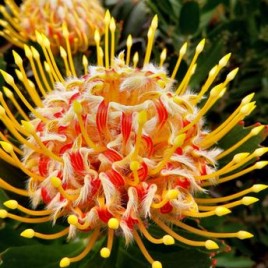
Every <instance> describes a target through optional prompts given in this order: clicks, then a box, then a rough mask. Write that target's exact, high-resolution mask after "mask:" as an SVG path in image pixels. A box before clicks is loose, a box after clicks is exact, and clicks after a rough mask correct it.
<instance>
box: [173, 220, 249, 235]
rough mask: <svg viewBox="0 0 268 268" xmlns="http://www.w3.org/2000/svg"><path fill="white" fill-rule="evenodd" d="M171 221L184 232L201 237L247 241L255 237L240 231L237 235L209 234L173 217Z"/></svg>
mask: <svg viewBox="0 0 268 268" xmlns="http://www.w3.org/2000/svg"><path fill="white" fill-rule="evenodd" d="M168 219H169V221H171V222H172V223H173V224H175V225H176V226H178V227H180V228H183V229H184V230H187V231H189V232H190V233H194V234H197V235H201V236H206V237H214V238H232V237H236V238H239V239H247V238H251V237H253V235H252V234H251V233H249V232H246V231H239V232H236V233H214V232H208V231H205V230H200V229H197V228H194V227H192V226H189V225H187V224H185V223H183V222H181V221H177V220H174V219H173V218H171V217H168Z"/></svg>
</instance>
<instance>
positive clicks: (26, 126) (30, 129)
mask: <svg viewBox="0 0 268 268" xmlns="http://www.w3.org/2000/svg"><path fill="white" fill-rule="evenodd" d="M21 124H22V126H23V127H24V129H25V130H26V131H27V132H29V133H30V134H31V133H34V132H35V129H34V126H33V124H32V123H31V122H29V121H25V120H21Z"/></svg>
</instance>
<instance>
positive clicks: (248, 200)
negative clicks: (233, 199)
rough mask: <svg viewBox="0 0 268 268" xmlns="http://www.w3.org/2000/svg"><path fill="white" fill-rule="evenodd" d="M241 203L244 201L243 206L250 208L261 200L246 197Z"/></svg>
mask: <svg viewBox="0 0 268 268" xmlns="http://www.w3.org/2000/svg"><path fill="white" fill-rule="evenodd" d="M241 201H242V204H243V205H245V206H249V205H251V204H253V203H256V202H258V201H259V199H258V198H256V197H253V196H244V197H243V198H242V200H241Z"/></svg>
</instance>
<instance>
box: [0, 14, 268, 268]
mask: <svg viewBox="0 0 268 268" xmlns="http://www.w3.org/2000/svg"><path fill="white" fill-rule="evenodd" d="M104 23H105V37H104V50H103V49H102V48H101V46H100V37H99V34H98V32H96V33H95V41H96V50H97V61H98V64H97V65H96V66H88V61H87V59H86V57H83V62H82V65H83V67H84V74H83V75H82V76H79V75H77V74H76V70H75V66H74V63H73V60H72V55H71V53H70V51H68V50H67V51H66V50H65V49H64V48H62V47H61V49H60V52H61V53H60V54H61V57H62V60H63V62H64V65H65V72H63V71H62V70H60V69H59V67H58V66H57V64H56V62H55V59H54V57H53V55H52V52H51V44H50V41H49V39H48V38H47V37H46V36H45V35H44V34H41V33H37V42H38V43H39V44H40V46H41V48H42V50H43V53H44V56H45V63H44V64H43V63H42V62H41V60H40V55H39V53H38V52H37V51H36V49H35V48H34V47H29V46H25V54H26V57H27V58H28V59H29V62H30V65H31V67H32V70H33V75H34V78H35V80H36V82H37V87H36V86H35V85H34V83H33V82H32V81H31V80H29V79H28V78H27V76H26V73H25V70H24V67H23V62H22V59H21V57H20V56H19V55H18V54H17V53H16V52H15V51H14V58H15V62H16V65H17V67H18V70H17V76H18V79H19V80H21V81H22V82H23V84H24V86H25V89H26V91H27V94H28V95H29V96H30V98H31V100H30V101H28V100H27V98H26V97H25V96H24V95H25V94H23V93H22V91H21V89H20V88H19V87H18V86H17V85H16V83H15V80H14V78H13V77H12V76H11V75H10V74H8V73H6V72H5V71H1V73H2V75H3V77H4V79H5V81H6V83H7V84H8V85H9V87H4V93H5V96H6V97H5V98H4V97H3V95H2V94H1V98H0V102H1V106H0V118H1V120H2V122H3V123H4V124H5V126H6V128H7V130H8V133H9V134H8V135H4V133H1V139H2V141H1V142H0V144H1V147H2V149H1V150H0V157H1V158H2V159H4V160H5V161H7V162H8V163H10V164H11V165H14V166H15V167H18V168H20V169H21V170H22V171H23V172H24V173H25V174H26V175H27V176H29V180H28V186H27V190H24V189H18V188H15V187H14V186H11V185H10V184H8V183H7V182H5V181H4V180H2V179H1V180H0V187H1V188H3V189H6V190H8V191H11V192H14V193H17V194H20V195H23V196H28V197H29V198H30V199H31V203H32V205H33V209H29V208H25V207H23V206H22V205H20V204H18V202H17V201H16V200H9V201H7V202H5V203H4V205H5V206H6V207H7V208H9V209H18V210H20V211H22V212H25V213H26V214H27V217H23V216H18V215H16V214H13V213H12V212H10V211H7V210H4V209H2V210H0V217H1V218H12V219H15V220H18V221H21V222H26V223H41V222H46V221H53V222H56V221H57V220H58V219H59V218H61V217H63V218H67V221H68V224H69V225H68V227H67V228H65V229H63V230H62V231H60V232H58V233H55V234H43V233H39V232H35V231H34V229H26V230H25V231H23V232H22V233H21V235H22V236H23V237H26V238H33V237H37V238H41V239H57V238H59V237H62V236H68V238H69V239H71V238H73V237H75V236H76V233H77V232H80V231H83V232H87V233H88V243H87V245H86V246H85V249H84V250H83V251H82V252H81V253H80V254H79V255H77V256H75V257H64V258H63V259H62V260H61V261H60V267H67V266H69V265H70V264H71V263H73V262H77V261H80V260H81V259H83V258H84V257H85V256H86V255H87V254H88V253H89V252H90V250H91V249H92V248H93V247H94V244H95V242H96V241H97V240H98V239H99V238H100V237H103V236H107V245H106V246H105V247H103V248H102V249H101V251H100V254H101V256H102V257H103V258H107V257H109V255H110V253H111V250H112V245H113V241H114V239H116V238H115V236H117V235H118V236H122V237H123V238H124V239H125V242H126V244H128V243H129V242H131V241H132V240H134V241H135V242H136V243H137V245H138V247H139V248H140V250H141V251H142V253H143V254H144V256H145V258H146V259H147V260H148V262H149V263H150V264H151V265H152V267H153V268H160V267H162V264H161V262H160V261H158V260H154V259H153V258H152V257H151V256H150V254H149V253H148V251H147V250H146V248H145V246H144V244H143V242H142V239H141V235H142V236H144V237H145V238H146V239H148V240H149V241H150V242H152V243H154V244H165V245H171V244H173V243H174V242H175V241H176V240H177V241H180V242H182V243H185V244H187V245H191V246H194V247H205V248H207V249H208V250H216V249H217V248H218V245H217V243H216V242H214V241H213V240H211V238H212V239H213V238H229V237H237V238H239V239H245V238H250V237H252V234H250V233H248V232H246V231H236V232H234V233H215V232H209V231H204V230H201V229H198V228H194V227H192V226H190V225H188V224H187V223H185V222H184V218H188V217H190V218H202V217H210V216H213V215H217V216H223V215H225V214H228V213H230V212H231V211H230V209H231V208H233V207H235V206H237V205H242V204H243V205H250V204H252V203H254V202H256V201H257V200H258V199H256V198H254V197H250V196H245V195H246V194H248V193H250V192H259V191H261V190H264V189H266V188H267V186H266V185H262V184H256V185H253V186H252V187H250V188H249V189H246V190H243V191H241V192H238V193H235V194H233V195H230V196H225V197H217V198H212V197H211V198H209V197H208V198H201V197H200V195H199V194H200V193H203V194H207V195H209V191H208V190H206V187H208V186H210V185H214V184H217V183H218V184H219V183H224V182H226V181H229V180H232V179H235V178H238V177H240V176H241V175H243V174H245V173H247V172H250V171H252V170H254V169H260V168H262V167H264V166H266V165H267V163H268V162H267V161H258V162H256V163H254V164H251V165H250V164H249V163H251V162H252V160H254V159H255V158H258V157H260V156H261V155H263V154H264V153H266V152H267V148H257V149H256V150H255V151H254V152H253V153H249V152H242V153H236V154H235V153H234V152H235V151H236V149H237V148H239V147H240V146H241V145H242V144H245V143H247V142H248V140H249V139H250V138H252V137H254V136H256V135H258V134H259V133H260V132H261V131H263V129H264V126H263V125H256V126H255V127H253V128H252V130H251V131H250V132H249V134H248V135H246V136H245V137H244V138H243V139H241V140H240V141H239V142H237V143H235V144H231V145H230V147H229V148H228V149H227V150H221V149H220V148H217V142H218V141H219V140H221V139H222V138H223V137H224V136H225V135H226V134H227V133H229V131H230V130H232V129H233V128H234V126H236V125H237V124H238V123H239V122H240V121H241V120H243V119H244V118H245V117H246V116H247V115H249V114H250V113H251V112H252V111H253V110H254V108H255V102H253V101H252V98H253V94H250V95H248V96H246V97H245V98H244V99H243V100H242V101H241V104H240V105H239V107H238V108H237V109H236V110H235V111H234V112H233V113H232V114H231V115H230V116H229V117H228V118H227V119H226V120H225V121H224V122H223V123H222V124H221V125H220V126H218V127H217V128H216V129H214V130H213V131H209V130H207V129H206V128H205V127H204V116H205V115H206V113H207V112H208V111H209V109H210V108H211V107H212V106H213V105H214V104H215V103H216V102H217V101H218V100H219V98H221V97H222V96H223V95H224V93H225V91H226V86H227V84H228V83H229V82H230V81H231V80H232V79H233V78H234V76H235V74H236V73H237V69H234V70H232V71H231V72H230V73H229V74H228V75H227V77H226V79H225V81H223V82H222V83H219V84H217V85H213V83H214V80H215V78H216V76H217V74H218V73H219V72H220V70H221V69H222V68H223V67H225V66H226V64H227V62H228V60H229V57H230V54H228V55H226V56H225V57H223V58H222V59H221V60H220V61H219V63H218V64H217V65H216V66H215V67H214V68H213V69H212V70H211V71H210V72H209V75H208V78H207V80H206V81H205V83H204V85H203V86H202V88H201V90H200V92H199V93H198V94H195V93H193V92H191V90H190V89H189V87H188V83H189V80H190V78H191V76H192V75H193V74H194V71H195V68H196V60H197V58H198V55H199V54H200V53H201V52H202V50H203V48H204V44H205V40H202V41H201V42H200V43H199V44H198V46H197V47H196V50H195V54H194V57H193V59H192V61H191V63H190V65H189V69H188V71H187V73H186V75H185V77H184V78H183V80H182V81H180V82H179V83H177V82H176V81H175V80H174V78H175V76H176V73H177V70H178V68H179V65H180V62H181V60H182V58H183V56H184V54H185V53H186V49H187V44H184V45H183V46H182V48H181V49H180V53H179V57H178V60H177V64H176V66H175V68H174V71H173V73H172V74H171V75H168V74H167V71H166V70H165V68H164V67H163V63H164V61H165V57H166V50H163V52H162V54H161V58H160V63H159V65H153V64H151V63H150V57H151V51H152V47H153V40H154V36H155V32H156V29H157V17H154V19H153V21H152V24H151V26H150V29H149V32H148V45H147V49H146V53H145V57H144V61H143V66H142V67H137V66H138V65H137V64H138V62H139V55H138V52H136V53H134V57H133V62H132V61H131V60H130V55H132V54H133V53H131V49H132V38H131V36H130V37H129V38H128V40H127V49H126V56H125V55H124V53H123V52H121V53H120V54H119V56H118V57H116V58H115V45H114V44H115V42H114V36H115V28H116V24H115V21H114V19H113V18H111V17H110V15H109V12H107V13H106V16H105V20H104ZM63 34H64V35H65V36H66V40H70V38H69V36H70V33H69V31H68V29H67V28H65V29H64V33H63ZM109 44H110V45H109ZM140 65H141V64H139V66H140ZM65 75H66V76H67V77H68V78H67V79H65V78H64V76H65ZM14 94H15V95H16V97H18V98H19V99H20V102H22V103H23V105H25V106H26V107H27V108H28V109H29V112H30V115H27V113H25V112H24V111H23V109H22V108H21V106H20V105H19V104H18V102H17V101H16V98H15V96H14ZM6 98H8V99H9V100H10V101H11V102H13V104H14V107H16V109H17V112H18V113H19V115H20V117H21V118H22V120H21V122H19V121H18V119H17V118H15V117H14V115H13V113H12V111H11V110H10V109H9V108H8V105H7V103H6V100H5V99H6ZM201 99H202V100H203V101H202V105H198V104H199V103H200V100H201ZM204 99H206V100H205V101H204ZM14 138H15V139H16V140H17V141H16V142H14ZM17 142H19V143H21V144H22V147H21V148H20V147H18V146H17V145H16V144H17ZM226 155H233V157H232V160H231V161H230V162H228V163H227V164H226V165H225V166H223V167H221V168H218V161H219V160H220V159H222V158H223V157H225V156H226ZM246 164H249V167H246V168H244V169H243V168H242V167H244V166H246ZM241 168H242V169H241ZM40 204H41V205H43V206H44V209H43V210H37V209H36V208H37V206H39V205H40ZM152 224H154V225H157V226H159V227H160V228H161V229H162V230H163V231H164V232H165V235H164V236H163V237H153V236H152V234H150V232H149V231H148V228H147V227H148V226H149V225H152ZM171 225H175V226H178V227H180V228H182V229H184V230H187V231H190V232H191V233H194V234H198V235H200V236H204V237H208V238H209V239H204V240H203V241H194V240H191V239H189V238H185V237H183V236H181V235H179V234H178V233H176V232H175V231H174V230H173V229H172V227H170V226H171Z"/></svg>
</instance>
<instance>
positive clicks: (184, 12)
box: [179, 1, 200, 35]
mask: <svg viewBox="0 0 268 268" xmlns="http://www.w3.org/2000/svg"><path fill="white" fill-rule="evenodd" d="M199 21H200V10H199V5H198V3H197V2H195V1H189V2H186V3H185V4H184V5H183V6H182V9H181V14H180V19H179V26H180V30H181V33H182V34H184V35H192V34H194V33H195V32H196V31H197V30H198V26H199Z"/></svg>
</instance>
